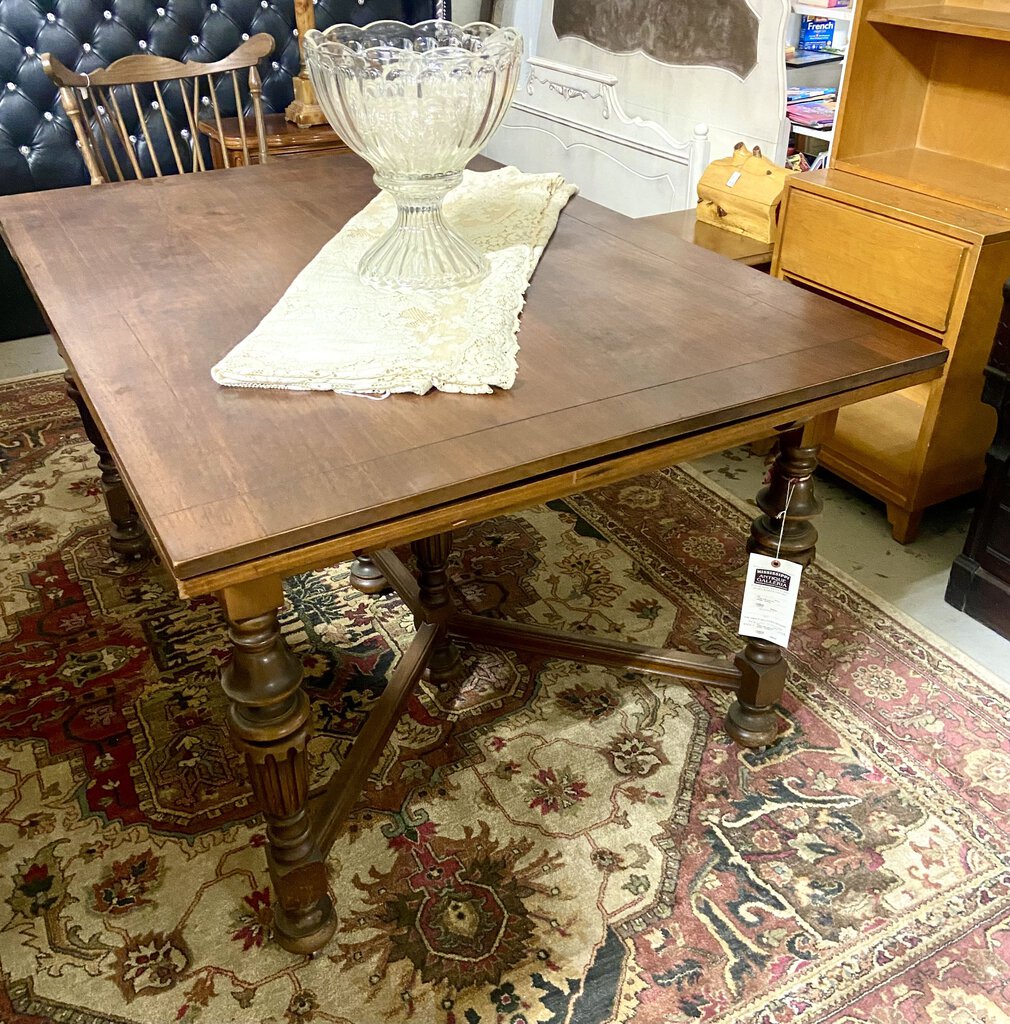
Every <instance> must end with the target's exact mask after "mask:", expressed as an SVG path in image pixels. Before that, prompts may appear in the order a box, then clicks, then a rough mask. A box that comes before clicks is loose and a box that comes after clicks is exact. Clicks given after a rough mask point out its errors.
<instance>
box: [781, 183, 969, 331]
mask: <svg viewBox="0 0 1010 1024" xmlns="http://www.w3.org/2000/svg"><path fill="white" fill-rule="evenodd" d="M779 245H780V257H779V258H780V268H781V270H780V273H781V274H782V275H783V276H784V277H791V278H796V279H798V280H800V281H805V282H809V283H810V284H813V285H819V286H821V287H823V288H825V289H828V290H829V291H832V292H835V293H836V294H838V295H840V296H844V297H845V298H848V299H851V300H852V301H854V302H857V303H859V304H861V305H865V306H870V307H872V308H874V309H879V310H882V311H883V312H885V313H892V314H894V315H895V316H897V317H899V318H901V319H903V320H905V321H907V322H909V323H912V324H919V325H922V326H923V327H927V328H929V329H930V330H933V331H936V332H938V333H943V331H945V330H946V329H947V323H948V321H949V319H950V307H951V301H952V298H953V294H954V289H955V286H956V285H957V279H958V276H959V274H960V272H961V265H962V263H963V260H964V255H965V253H966V252H967V249H968V246H967V245H965V243H963V242H961V241H957V240H955V239H953V238H947V237H945V236H943V235H938V234H934V233H933V232H932V231H924V230H923V229H922V228H918V227H913V226H912V225H910V224H904V223H902V222H901V221H897V220H891V219H890V218H888V217H881V216H879V215H878V214H875V213H868V212H866V211H864V210H857V209H855V208H854V207H851V206H845V205H843V204H841V203H837V202H829V201H827V200H824V199H821V198H819V197H818V196H814V195H811V194H810V193H808V192H803V191H801V190H800V189H798V188H791V189H790V192H789V197H788V211H787V213H786V216H785V221H784V225H783V232H782V238H781V240H780V242H779Z"/></svg>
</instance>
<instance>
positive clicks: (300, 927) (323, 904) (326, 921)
mask: <svg viewBox="0 0 1010 1024" xmlns="http://www.w3.org/2000/svg"><path fill="white" fill-rule="evenodd" d="M336 930H337V915H336V913H335V911H334V909H333V901H332V900H331V899H330V897H329V896H324V897H322V898H321V899H320V900H319V901H318V903H316V905H315V906H314V907H312V908H311V909H310V910H308V911H307V912H305V913H302V914H300V915H299V916H298V917H297V918H295V917H292V916H290V915H289V914H287V913H286V912H285V911H284V909H283V908H282V907H278V908H277V910H276V912H275V913H274V938H275V939H276V940H277V945H278V946H280V947H281V949H286V950H287V951H288V952H289V953H297V954H299V955H301V956H315V955H316V953H318V952H319V950H320V949H322V948H323V946H325V945H326V943H327V942H329V941H330V939H332V938H333V935H334V933H335V932H336Z"/></svg>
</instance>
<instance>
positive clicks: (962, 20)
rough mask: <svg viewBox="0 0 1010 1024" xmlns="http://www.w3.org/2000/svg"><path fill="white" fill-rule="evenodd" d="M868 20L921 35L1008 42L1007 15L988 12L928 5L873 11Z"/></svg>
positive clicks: (1008, 24)
mask: <svg viewBox="0 0 1010 1024" xmlns="http://www.w3.org/2000/svg"><path fill="white" fill-rule="evenodd" d="M867 20H868V21H870V22H873V23H874V24H876V25H902V26H904V27H905V28H915V29H921V30H922V31H924V32H945V33H947V34H948V35H955V36H972V37H975V38H980V39H996V40H999V41H1000V42H1004V43H1007V42H1010V13H1008V12H1006V11H999V10H991V9H990V8H983V7H954V6H948V5H947V4H928V5H926V6H924V7H899V8H888V9H885V10H879V11H873V12H871V13H870V14H869V15H868V16H867Z"/></svg>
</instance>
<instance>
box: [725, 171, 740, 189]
mask: <svg viewBox="0 0 1010 1024" xmlns="http://www.w3.org/2000/svg"><path fill="white" fill-rule="evenodd" d="M739 180H740V172H739V171H734V172H733V173H732V174H731V175H730V176H729V181H727V182H726V188H732V187H733V186H734V185H735V184H736V183H737V182H738V181H739Z"/></svg>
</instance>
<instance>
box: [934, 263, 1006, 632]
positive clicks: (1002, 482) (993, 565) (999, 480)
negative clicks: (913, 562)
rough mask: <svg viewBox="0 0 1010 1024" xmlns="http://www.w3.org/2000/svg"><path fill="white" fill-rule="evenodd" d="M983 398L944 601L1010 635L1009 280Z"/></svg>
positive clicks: (990, 626) (1004, 294)
mask: <svg viewBox="0 0 1010 1024" xmlns="http://www.w3.org/2000/svg"><path fill="white" fill-rule="evenodd" d="M982 401H983V402H985V403H986V404H987V405H991V406H992V407H993V408H994V409H995V410H996V414H997V416H998V425H997V427H996V436H995V438H994V439H993V443H992V445H991V446H990V448H989V451H988V452H987V454H986V474H985V482H984V483H983V485H982V495H981V498H980V500H979V504H978V507H977V508H976V509H975V515H974V516H973V518H972V522H971V528H970V529H969V530H968V537H967V540H966V541H965V545H964V551H963V552H962V553H961V554H960V555H958V556H957V558H956V559H955V561H954V565H953V568H952V569H951V573H950V580H949V581H948V583H947V594H946V598H947V602H948V603H949V604H952V605H953V606H954V607H955V608H958V609H960V610H961V611H963V612H966V613H967V614H968V615H970V616H971V617H972V618H973V619H978V621H979V622H982V623H984V624H985V625H986V626H988V627H989V628H990V629H994V630H996V632H997V633H999V634H1000V635H1001V636H1005V637H1007V638H1008V639H1010V281H1007V283H1006V284H1005V285H1004V286H1003V312H1002V314H1001V316H1000V319H999V326H998V327H997V328H996V340H995V341H994V342H993V347H992V353H991V355H990V356H989V365H988V366H986V368H985V386H984V388H983V390H982Z"/></svg>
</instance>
